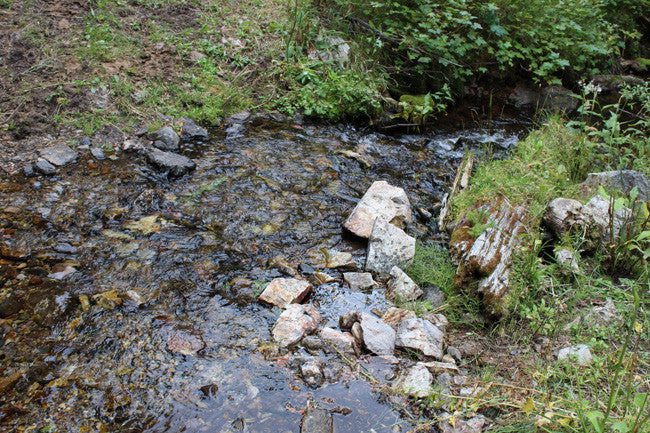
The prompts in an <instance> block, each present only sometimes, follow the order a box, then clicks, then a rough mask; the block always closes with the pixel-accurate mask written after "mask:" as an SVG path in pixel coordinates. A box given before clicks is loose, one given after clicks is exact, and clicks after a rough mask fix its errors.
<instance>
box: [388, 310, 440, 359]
mask: <svg viewBox="0 0 650 433" xmlns="http://www.w3.org/2000/svg"><path fill="white" fill-rule="evenodd" d="M443 339H444V335H443V333H442V331H441V330H440V329H438V327H437V326H435V325H434V324H433V323H431V322H429V321H428V320H424V319H406V320H403V321H402V322H400V324H399V326H398V328H397V339H396V342H395V344H396V346H397V347H402V348H408V349H416V350H419V351H421V352H422V353H423V354H424V355H426V356H433V357H434V358H436V359H441V358H442V355H443V354H444V352H443V348H442V345H443Z"/></svg>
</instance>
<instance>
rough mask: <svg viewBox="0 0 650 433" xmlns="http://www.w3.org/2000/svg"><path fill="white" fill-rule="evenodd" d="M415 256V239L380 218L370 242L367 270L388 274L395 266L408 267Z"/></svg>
mask: <svg viewBox="0 0 650 433" xmlns="http://www.w3.org/2000/svg"><path fill="white" fill-rule="evenodd" d="M414 256H415V238H414V237H412V236H409V235H407V234H406V233H404V231H403V230H402V229H399V228H397V227H396V226H394V225H393V224H390V223H389V222H388V220H386V219H385V218H383V217H378V218H377V219H376V220H375V225H374V226H373V229H372V233H371V235H370V240H369V242H368V257H367V258H366V270H369V271H374V272H384V273H388V272H390V271H391V269H393V267H394V266H402V265H408V264H409V263H410V262H411V261H412V260H413V257H414Z"/></svg>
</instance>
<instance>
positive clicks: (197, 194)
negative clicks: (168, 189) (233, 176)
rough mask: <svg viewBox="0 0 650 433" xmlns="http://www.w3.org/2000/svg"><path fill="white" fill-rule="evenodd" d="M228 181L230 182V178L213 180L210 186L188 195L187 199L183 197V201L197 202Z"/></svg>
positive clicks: (224, 177) (202, 187)
mask: <svg viewBox="0 0 650 433" xmlns="http://www.w3.org/2000/svg"><path fill="white" fill-rule="evenodd" d="M226 180H228V176H222V177H219V178H217V179H215V180H213V181H212V182H210V183H209V184H207V185H203V186H201V187H200V188H198V189H197V190H195V191H192V192H190V193H188V194H187V195H185V197H183V200H185V201H191V202H196V201H197V200H199V199H200V198H201V196H202V195H203V194H205V193H206V192H211V191H214V190H216V189H217V188H218V187H219V185H221V184H222V183H224V182H225V181H226Z"/></svg>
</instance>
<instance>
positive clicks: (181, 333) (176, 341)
mask: <svg viewBox="0 0 650 433" xmlns="http://www.w3.org/2000/svg"><path fill="white" fill-rule="evenodd" d="M167 349H168V350H169V351H170V352H175V353H180V354H182V355H196V353H197V352H198V351H199V350H202V349H205V342H204V341H203V337H201V335H200V334H198V333H197V332H196V331H193V330H188V329H180V328H179V329H174V330H173V331H172V332H171V333H170V334H169V337H167Z"/></svg>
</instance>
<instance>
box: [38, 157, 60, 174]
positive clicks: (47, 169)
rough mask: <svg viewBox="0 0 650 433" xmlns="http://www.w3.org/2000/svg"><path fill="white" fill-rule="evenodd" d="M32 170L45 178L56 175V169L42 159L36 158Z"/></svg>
mask: <svg viewBox="0 0 650 433" xmlns="http://www.w3.org/2000/svg"><path fill="white" fill-rule="evenodd" d="M34 168H36V170H37V171H39V172H40V173H43V174H44V175H46V176H51V175H53V174H54V173H56V167H55V166H53V165H52V164H50V163H49V162H48V161H47V160H45V159H44V158H38V159H37V160H36V163H35V164H34Z"/></svg>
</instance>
